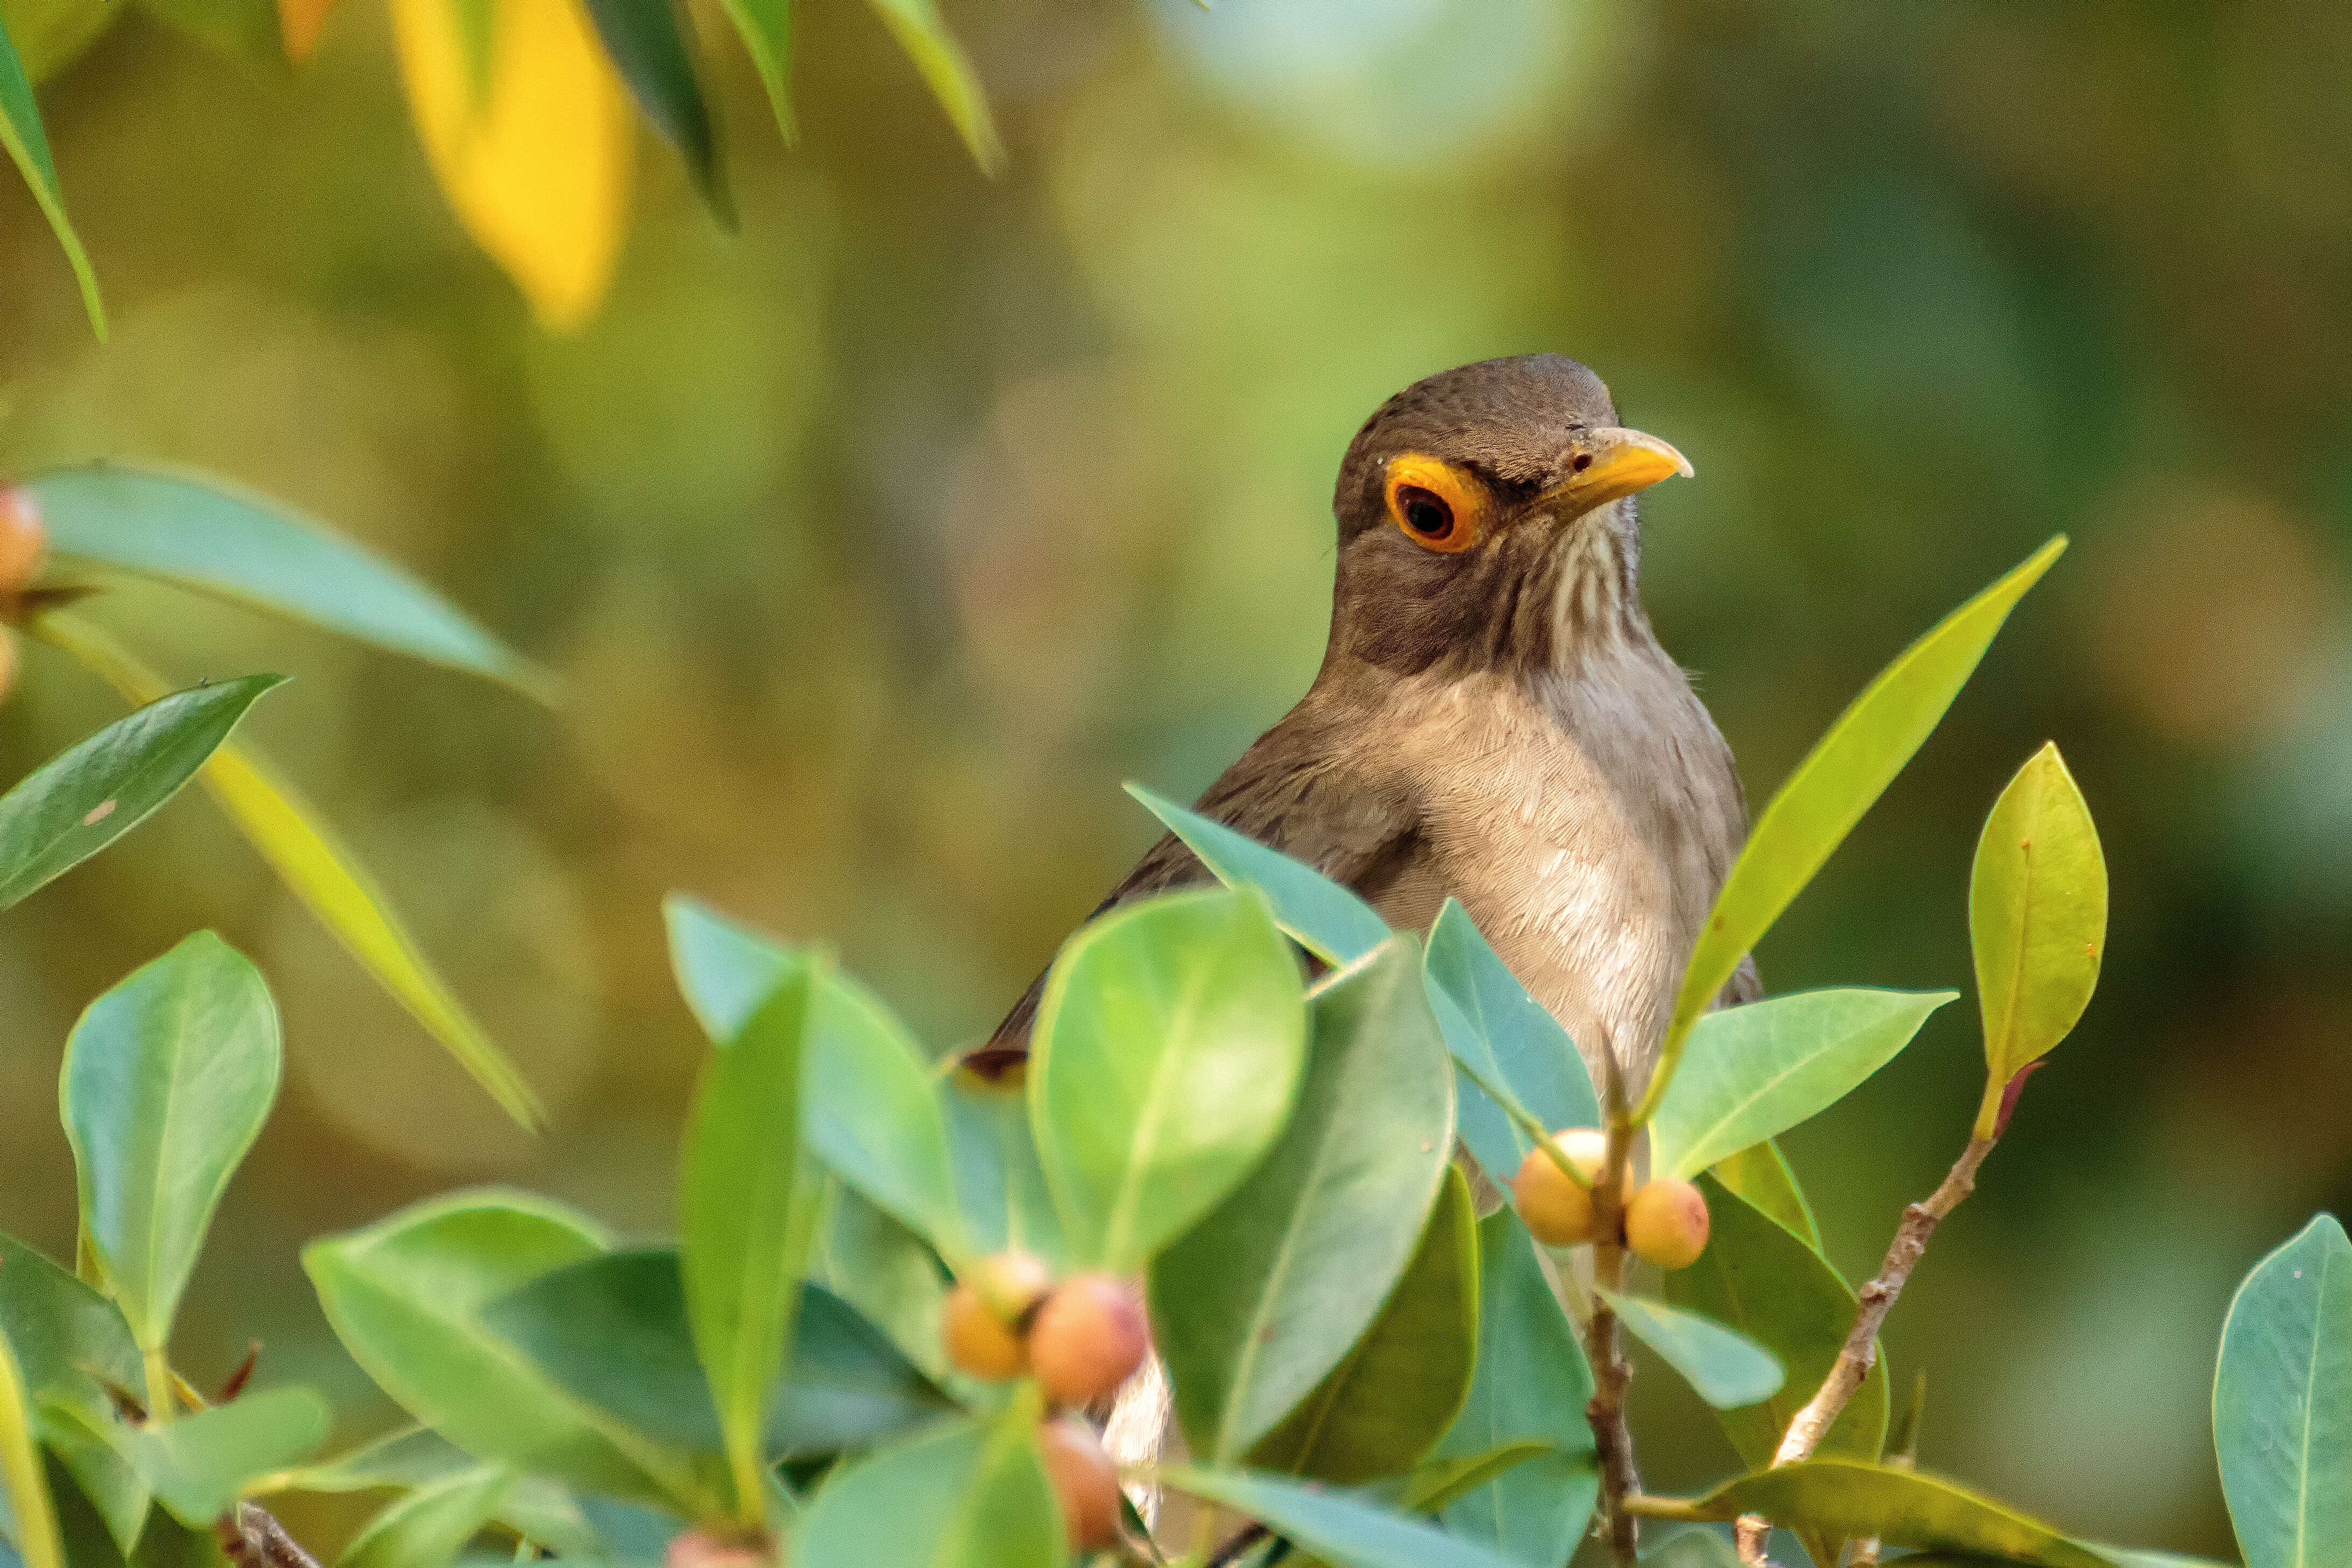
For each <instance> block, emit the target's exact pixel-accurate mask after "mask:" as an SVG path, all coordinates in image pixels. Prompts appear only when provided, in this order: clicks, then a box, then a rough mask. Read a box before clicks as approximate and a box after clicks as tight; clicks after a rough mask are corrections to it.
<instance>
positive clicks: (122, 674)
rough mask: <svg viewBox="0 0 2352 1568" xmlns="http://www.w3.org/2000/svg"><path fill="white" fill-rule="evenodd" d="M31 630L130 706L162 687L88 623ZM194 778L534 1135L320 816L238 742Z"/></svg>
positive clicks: (427, 966)
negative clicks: (66, 654)
mask: <svg viewBox="0 0 2352 1568" xmlns="http://www.w3.org/2000/svg"><path fill="white" fill-rule="evenodd" d="M34 631H35V633H36V635H37V636H38V637H42V638H43V639H44V640H46V641H47V642H50V643H53V644H55V645H57V646H58V647H62V648H64V649H65V650H66V651H67V652H68V653H70V654H72V655H73V656H74V657H75V658H78V659H79V660H81V662H82V663H83V664H85V665H87V666H88V667H89V668H90V669H92V670H94V671H96V672H97V673H98V674H99V675H100V677H101V678H103V679H105V680H106V681H107V682H108V684H110V685H111V686H112V687H113V688H114V689H116V690H117V691H118V692H120V693H121V694H122V696H123V697H124V698H125V699H127V700H130V701H131V702H133V703H146V702H152V701H154V700H157V699H158V698H160V697H162V696H163V693H164V691H165V689H166V688H165V686H164V683H163V680H162V679H161V678H160V677H158V676H157V675H156V674H155V673H154V672H153V671H152V670H150V669H148V668H146V667H145V666H144V665H142V664H141V663H140V662H139V660H138V659H137V658H134V657H133V656H132V655H131V653H130V651H129V650H128V649H126V648H124V647H121V645H120V644H119V643H117V642H115V641H114V639H113V638H112V637H109V636H108V635H107V634H106V633H105V632H103V631H101V630H100V628H99V627H97V626H94V625H92V624H90V623H89V622H87V621H82V620H79V619H78V618H76V617H74V616H68V615H64V614H61V613H58V612H55V611H52V612H50V613H49V614H47V615H45V616H41V617H40V619H39V620H38V621H37V622H35V623H34ZM198 776H199V777H200V778H201V779H202V780H203V781H204V785H205V789H207V790H209V791H210V792H211V793H212V795H213V798H214V799H215V801H217V802H218V803H219V804H220V806H221V809H222V810H224V811H226V813H227V814H228V816H229V820H230V821H231V822H233V823H235V824H236V828H237V831H238V832H240V833H242V834H243V835H245V837H246V839H247V842H248V843H250V844H251V845H252V846H253V847H254V848H255V849H257V851H259V852H260V855H261V858H263V859H264V860H267V861H268V863H269V867H270V869H272V870H273V871H275V872H277V873H278V879H279V880H280V881H282V882H284V883H285V884H286V886H287V887H288V888H289V889H290V890H291V891H292V892H293V894H294V896H295V897H296V898H298V899H300V900H302V902H303V903H304V904H305V905H306V906H308V907H309V909H310V912H311V914H312V915H314V916H315V917H317V919H318V921H319V923H320V925H323V926H325V927H326V928H327V931H328V932H329V934H331V936H333V937H334V939H335V940H336V941H337V942H340V943H341V944H342V948H343V951H344V952H348V953H350V954H351V955H352V958H353V959H355V960H356V961H357V962H358V963H359V965H360V967H362V969H365V970H366V971H367V972H368V973H369V974H370V975H371V976H373V978H374V980H375V982H376V984H379V985H381V986H383V989H384V991H385V992H386V993H387V994H389V995H390V996H391V997H392V998H393V1000H394V1001H395V1002H398V1003H399V1004H400V1005H402V1006H403V1007H404V1008H406V1009H407V1010H408V1014H409V1016H411V1017H413V1018H415V1020H416V1021H417V1022H418V1023H419V1024H421V1025H423V1026H425V1030H426V1032H427V1033H429V1034H431V1035H432V1036H433V1037H434V1038H435V1039H436V1040H438V1041H440V1042H441V1044H442V1046H443V1047H446V1049H447V1050H448V1052H449V1054H450V1055H451V1056H453V1057H455V1058H457V1064H458V1065H459V1066H460V1067H462V1068H465V1069H466V1070H467V1072H468V1073H470V1074H472V1075H473V1078H474V1080H475V1081H476V1082H477V1083H479V1084H480V1085H481V1086H482V1087H483V1088H484V1089H487V1090H488V1091H489V1094H490V1097H491V1098H492V1099H494V1100H497V1101H498V1102H499V1105H500V1106H501V1107H503V1108H504V1109H505V1110H506V1112H507V1114H508V1115H509V1116H511V1117H513V1118H514V1119H515V1120H516V1121H518V1122H520V1124H521V1125H523V1126H524V1127H527V1128H532V1129H536V1128H537V1127H538V1125H539V1121H540V1109H539V1101H538V1100H537V1098H536V1097H535V1096H533V1095H532V1093H531V1091H530V1085H529V1084H527V1083H525V1082H524V1081H523V1079H522V1075H521V1074H520V1072H518V1071H516V1070H515V1067H514V1064H513V1063H512V1062H509V1060H507V1058H506V1057H505V1055H504V1054H503V1053H502V1052H500V1051H499V1047H497V1046H496V1045H495V1044H494V1043H492V1041H491V1040H490V1037H488V1035H487V1034H485V1033H483V1031H482V1026H480V1025H479V1024H478V1023H476V1022H475V1021H474V1017H473V1016H472V1015H471V1014H469V1013H467V1011H466V1008H465V1005H463V1004H462V1003H460V1002H459V1001H458V1000H457V997H456V995H455V994H452V993H451V991H450V990H449V987H448V984H446V982H445V981H443V980H442V978H441V976H440V975H439V974H437V973H435V972H434V969H433V965H432V963H430V962H429V961H428V960H427V959H426V958H425V954H424V952H422V951H421V950H420V949H419V948H418V947H417V945H416V942H415V939H414V938H413V937H411V936H410V935H409V934H408V931H407V930H406V929H405V928H404V926H402V924H401V922H400V917H399V916H398V915H397V914H396V913H395V912H394V910H393V908H392V906H391V904H390V903H389V902H387V901H386V900H385V899H384V896H383V890H382V889H379V888H377V887H376V885H375V883H374V880H373V879H372V878H371V877H369V875H368V873H367V870H366V868H364V867H362V866H361V865H360V863H359V862H358V860H357V859H355V858H353V857H352V853H351V851H350V850H349V849H347V848H346V847H343V846H342V845H341V844H340V843H338V842H337V841H336V839H335V837H334V835H333V834H332V833H331V831H330V830H329V829H328V827H327V825H326V824H325V822H323V821H322V820H321V819H320V816H319V814H318V812H317V810H316V809H315V808H314V807H312V806H311V805H310V803H309V802H307V801H305V800H304V799H303V798H302V797H301V796H300V795H299V794H297V793H296V792H295V791H294V790H293V788H292V787H291V786H290V785H289V784H287V783H286V782H285V781H284V780H283V779H281V778H279V777H278V776H277V774H276V773H275V772H274V771H273V770H272V769H270V768H269V767H268V766H267V765H265V764H264V763H263V762H262V761H261V759H260V758H259V757H257V756H255V755H253V754H252V753H250V752H247V751H246V750H245V749H244V748H243V747H241V746H239V745H238V744H237V743H236V742H235V741H224V742H221V744H220V746H219V748H218V749H217V750H216V751H215V752H213V756H212V760H211V761H210V762H209V763H205V767H204V770H203V772H202V773H200V774H199V775H198Z"/></svg>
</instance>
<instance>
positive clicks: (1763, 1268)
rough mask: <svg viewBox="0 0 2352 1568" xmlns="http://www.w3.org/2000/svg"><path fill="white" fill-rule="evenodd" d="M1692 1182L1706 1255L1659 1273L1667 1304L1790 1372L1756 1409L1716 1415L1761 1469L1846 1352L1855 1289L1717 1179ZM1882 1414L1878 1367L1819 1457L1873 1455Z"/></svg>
mask: <svg viewBox="0 0 2352 1568" xmlns="http://www.w3.org/2000/svg"><path fill="white" fill-rule="evenodd" d="M1698 1184H1699V1190H1700V1191H1701V1192H1703V1193H1704V1194H1706V1206H1707V1210H1708V1214H1709V1216H1710V1223H1709V1226H1708V1234H1707V1241H1706V1251H1705V1252H1703V1253H1701V1254H1700V1255H1699V1258H1698V1261H1697V1262H1696V1263H1694V1264H1692V1265H1691V1266H1690V1267H1689V1268H1677V1269H1675V1271H1674V1272H1673V1273H1671V1274H1668V1275H1667V1276H1666V1277H1665V1290H1666V1300H1668V1301H1669V1302H1671V1303H1673V1304H1674V1305H1675V1306H1676V1307H1680V1308H1682V1309H1684V1310H1687V1311H1692V1312H1697V1313H1701V1314H1703V1315H1705V1316H1706V1317H1708V1318H1712V1319H1714V1320H1715V1321H1717V1322H1719V1323H1723V1324H1726V1325H1727V1326H1729V1327H1731V1328H1733V1329H1736V1330H1738V1331H1739V1332H1740V1333H1742V1334H1744V1335H1746V1336H1747V1337H1748V1339H1750V1340H1752V1341H1754V1342H1756V1343H1757V1344H1759V1345H1761V1346H1763V1347H1764V1348H1765V1349H1766V1350H1768V1351H1769V1352H1772V1354H1773V1355H1774V1356H1776V1357H1778V1358H1779V1360H1780V1364H1781V1365H1782V1366H1783V1367H1784V1368H1786V1369H1787V1372H1788V1377H1787V1380H1786V1381H1785V1382H1783V1383H1782V1384H1781V1385H1780V1387H1779V1388H1778V1389H1775V1390H1774V1391H1773V1392H1772V1393H1771V1394H1769V1395H1768V1396H1767V1397H1766V1398H1765V1399H1764V1400H1763V1402H1762V1403H1760V1404H1756V1405H1744V1406H1738V1407H1733V1408H1728V1409H1720V1410H1717V1412H1716V1415H1717V1419H1718V1420H1720V1421H1721V1422H1722V1423H1723V1430H1724V1433H1725V1435H1726V1436H1728V1437H1729V1438H1730V1439H1731V1446H1732V1447H1733V1448H1734V1449H1736V1450H1738V1454H1739V1458H1740V1460H1741V1461H1742V1462H1743V1463H1744V1464H1746V1465H1747V1466H1748V1468H1750V1469H1761V1468H1764V1467H1765V1466H1767V1465H1769V1464H1770V1463H1771V1462H1772V1456H1773V1454H1774V1452H1775V1451H1776V1450H1777V1449H1778V1448H1779V1447H1780V1436H1781V1434H1782V1433H1784V1432H1786V1431H1787V1430H1788V1429H1789V1423H1790V1420H1791V1419H1792V1418H1794V1417H1795V1415H1796V1414H1797V1412H1798V1411H1799V1410H1800V1409H1801V1408H1802V1407H1803V1405H1804V1403H1805V1401H1806V1400H1808V1399H1810V1398H1811V1397H1812V1394H1813V1391H1814V1390H1815V1389H1817V1388H1819V1387H1820V1386H1821V1385H1822V1379H1823V1378H1824V1377H1827V1376H1828V1375H1829V1372H1830V1368H1831V1366H1832V1364H1833V1363H1835V1362H1836V1361H1837V1357H1838V1352H1840V1351H1841V1350H1843V1348H1844V1346H1845V1337H1846V1335H1847V1334H1848V1333H1849V1332H1851V1331H1853V1314H1854V1298H1853V1291H1852V1290H1849V1289H1846V1284H1845V1281H1844V1280H1843V1279H1840V1278H1838V1274H1837V1270H1835V1269H1834V1268H1831V1267H1830V1266H1829V1265H1828V1264H1827V1263H1826V1262H1824V1261H1822V1256H1821V1254H1820V1253H1818V1252H1816V1251H1814V1250H1813V1249H1812V1248H1811V1247H1809V1246H1807V1245H1806V1244H1805V1243H1804V1242H1803V1241H1802V1240H1801V1239H1800V1238H1799V1237H1796V1236H1794V1235H1792V1234H1790V1232H1789V1231H1788V1230H1786V1229H1784V1228H1782V1227H1781V1226H1780V1225H1779V1224H1778V1223H1777V1222H1775V1221H1774V1220H1772V1219H1770V1218H1769V1217H1767V1216H1766V1215H1763V1214H1760V1213H1759V1212H1758V1211H1757V1210H1756V1209H1755V1208H1753V1207H1752V1206H1750V1205H1748V1204H1747V1203H1745V1202H1743V1201H1742V1200H1741V1199H1740V1198H1738V1196H1736V1195H1735V1194H1732V1193H1731V1192H1730V1191H1728V1190H1727V1189H1726V1188H1725V1187H1724V1185H1723V1184H1721V1183H1720V1182H1718V1181H1717V1180H1716V1178H1715V1177H1713V1176H1711V1175H1706V1176H1701V1177H1699V1178H1698ZM1886 1413H1887V1394H1886V1373H1885V1367H1884V1366H1883V1365H1880V1364H1876V1363H1874V1364H1873V1365H1872V1367H1871V1369H1870V1373H1869V1375H1868V1376H1867V1377H1865V1378H1864V1380H1863V1384H1862V1387H1861V1388H1860V1389H1859V1390H1857V1391H1856V1392H1855V1394H1854V1396H1853V1399H1852V1400H1850V1401H1849V1402H1848V1403H1847V1405H1846V1407H1845V1409H1844V1411H1843V1412H1842V1413H1841V1414H1840V1415H1839V1416H1838V1418H1837V1420H1836V1422H1835V1423H1833V1424H1832V1426H1831V1427H1830V1429H1829V1431H1828V1432H1827V1433H1826V1434H1825V1435H1824V1436H1822V1442H1821V1446H1820V1448H1819V1452H1820V1453H1821V1454H1822V1456H1823V1457H1824V1458H1858V1459H1875V1458H1878V1454H1879V1447H1880V1445H1881V1443H1882V1441H1883V1440H1884V1438H1885V1434H1886Z"/></svg>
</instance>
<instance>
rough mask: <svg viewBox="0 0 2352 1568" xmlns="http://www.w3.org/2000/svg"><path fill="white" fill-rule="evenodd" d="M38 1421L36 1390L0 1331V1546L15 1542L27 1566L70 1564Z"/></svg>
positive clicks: (63, 1567) (45, 1567)
mask: <svg viewBox="0 0 2352 1568" xmlns="http://www.w3.org/2000/svg"><path fill="white" fill-rule="evenodd" d="M34 1423H35V1417H34V1413H33V1401H32V1391H31V1390H30V1389H28V1388H26V1385H25V1374H24V1373H23V1371H22V1369H21V1368H19V1367H18V1365H17V1363H16V1351H15V1350H14V1349H12V1348H11V1346H10V1344H9V1337H8V1335H6V1334H5V1333H0V1505H5V1507H0V1525H5V1526H6V1529H5V1541H0V1545H13V1546H14V1547H15V1548H16V1556H17V1557H18V1558H19V1559H21V1561H22V1563H23V1565H24V1568H66V1548H65V1542H64V1541H63V1540H61V1539H60V1538H59V1536H58V1513H57V1506H56V1504H55V1503H54V1502H53V1501H52V1500H51V1499H50V1497H49V1480H48V1476H47V1473H46V1471H45V1470H44V1469H43V1468H42V1465H41V1446H40V1437H39V1435H38V1431H37V1427H36V1426H35V1424H34Z"/></svg>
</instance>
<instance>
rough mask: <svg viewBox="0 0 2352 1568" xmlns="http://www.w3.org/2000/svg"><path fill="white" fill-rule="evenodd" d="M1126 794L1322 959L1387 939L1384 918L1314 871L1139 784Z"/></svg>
mask: <svg viewBox="0 0 2352 1568" xmlns="http://www.w3.org/2000/svg"><path fill="white" fill-rule="evenodd" d="M1127 793H1128V794H1129V795H1133V796H1134V797H1135V798H1136V799H1137V800H1138V801H1139V802H1141V803H1142V805H1143V807H1144V809H1145V810H1147V811H1149V812H1150V813H1151V815H1152V816H1156V817H1158V818H1159V819H1160V823H1161V824H1162V825H1163V826H1166V827H1167V829H1168V831H1169V832H1171V833H1172V834H1174V835H1175V836H1176V837H1179V838H1181V839H1182V840H1183V841H1184V847H1186V848H1187V849H1190V850H1191V851H1192V853H1193V854H1195V855H1197V856H1199V857H1200V859H1201V864H1202V865H1203V866H1206V867H1207V868H1209V869H1210V870H1212V871H1213V872H1215V873H1216V877H1217V880H1219V881H1221V882H1223V884H1224V885H1225V886H1227V887H1228V888H1255V889H1257V890H1258V891H1260V892H1262V893H1264V894H1265V897H1266V901H1267V902H1268V903H1270V904H1272V905H1273V906H1274V920H1275V923H1276V925H1278V926H1280V927H1281V928H1282V929H1283V930H1284V931H1287V932H1288V933H1289V934H1290V937H1291V939H1292V940H1293V941H1295V942H1297V943H1298V945H1299V946H1301V947H1303V948H1305V949H1306V950H1307V952H1311V953H1313V954H1314V955H1315V956H1316V957H1318V958H1319V959H1321V960H1322V961H1323V962H1324V963H1328V964H1330V965H1332V966H1333V967H1334V968H1338V967H1339V966H1341V965H1344V964H1349V963H1355V962H1356V960H1358V959H1360V958H1361V957H1363V956H1364V954H1366V953H1368V952H1371V951H1372V949H1374V948H1376V947H1378V946H1380V945H1381V943H1382V942H1386V941H1388V939H1389V928H1388V923H1387V922H1386V921H1382V920H1381V917H1380V916H1379V915H1378V914H1376V913H1374V912H1373V910H1372V906H1371V905H1370V904H1368V903H1366V902H1364V900H1361V899H1360V898H1358V897H1357V896H1356V895H1355V894H1354V893H1353V892H1351V891H1349V889H1346V888H1343V887H1341V886H1340V885H1339V883H1337V882H1334V881H1332V880H1331V879H1329V878H1328V877H1326V876H1324V875H1323V874H1322V873H1321V872H1319V871H1318V870H1316V869H1315V868H1312V867H1310V866H1307V865H1305V864H1302V863H1301V862H1299V861H1297V860H1294V859H1292V858H1290V857H1289V856H1287V855H1285V854H1283V853H1282V852H1281V851H1280V850H1278V849H1269V848H1267V847H1265V845H1263V844H1260V843H1259V842H1257V840H1255V839H1254V838H1252V837H1249V836H1248V835H1247V834H1244V833H1238V832H1235V831H1234V829H1233V828H1230V827H1227V826H1225V825H1224V824H1223V823H1222V822H1219V821H1217V820H1215V819H1214V818H1213V817H1207V816H1202V815H1201V814H1200V813H1198V812H1193V811H1187V810H1185V809H1184V808H1183V807H1182V806H1181V805H1177V804H1176V803H1175V802H1173V801H1170V800H1162V799H1161V798H1160V796H1158V795H1154V794H1152V793H1151V792H1150V790H1148V789H1145V788H1144V787H1143V786H1142V785H1141V784H1129V785H1128V786H1127Z"/></svg>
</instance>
